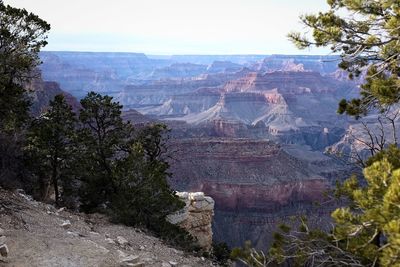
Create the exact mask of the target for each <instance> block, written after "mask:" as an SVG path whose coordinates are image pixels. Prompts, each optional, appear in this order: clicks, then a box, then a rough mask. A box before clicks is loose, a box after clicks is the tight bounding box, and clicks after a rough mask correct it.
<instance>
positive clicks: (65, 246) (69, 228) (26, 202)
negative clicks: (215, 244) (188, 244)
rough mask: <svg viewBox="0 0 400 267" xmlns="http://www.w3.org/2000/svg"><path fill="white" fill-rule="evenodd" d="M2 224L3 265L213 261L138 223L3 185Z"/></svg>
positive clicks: (0, 194)
mask: <svg viewBox="0 0 400 267" xmlns="http://www.w3.org/2000/svg"><path fill="white" fill-rule="evenodd" d="M69 223H70V224H69ZM63 224H64V225H63ZM0 228H1V229H3V230H4V235H5V236H6V237H7V241H6V244H7V246H8V248H9V255H8V257H7V258H2V257H0V266H1V267H3V266H4V267H10V266H13V267H14V266H18V267H25V266H26V267H28V266H29V267H35V266H41V267H46V266H48V267H56V266H62V267H68V266H71V267H79V266H82V267H90V266H104V267H113V266H115V267H116V266H162V267H168V266H211V265H212V264H211V262H209V261H207V260H205V259H202V258H197V257H194V256H192V255H189V254H186V253H184V252H182V251H178V250H176V249H174V248H171V247H168V246H167V245H165V244H164V243H163V242H162V241H161V240H159V239H157V238H156V237H153V236H151V235H149V234H147V233H144V232H142V231H141V230H139V229H135V228H132V227H126V226H122V225H115V224H111V223H109V222H108V220H107V219H106V218H105V217H103V216H100V215H90V216H89V215H85V214H77V213H71V212H69V211H65V210H62V209H60V210H57V209H56V208H54V207H53V206H51V205H47V204H43V203H39V202H36V201H32V200H31V199H30V198H29V197H27V196H26V195H24V194H21V193H18V192H14V193H12V192H9V191H6V190H3V189H1V188H0Z"/></svg>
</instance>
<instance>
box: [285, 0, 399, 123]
mask: <svg viewBox="0 0 400 267" xmlns="http://www.w3.org/2000/svg"><path fill="white" fill-rule="evenodd" d="M327 2H328V4H329V6H330V9H329V11H327V12H320V13H319V14H318V15H306V16H303V17H301V19H302V22H303V23H304V24H305V25H306V26H307V27H308V28H309V29H311V31H312V38H311V39H310V38H308V36H306V35H303V34H301V33H296V32H294V33H291V34H289V38H290V39H291V40H292V41H294V42H295V43H296V44H297V45H298V47H299V48H307V47H310V46H314V45H315V46H317V47H321V46H322V47H330V48H331V50H332V52H337V53H340V55H341V62H340V64H339V66H340V67H341V68H343V69H344V70H346V71H348V72H349V75H350V78H353V77H355V76H359V75H360V74H361V73H363V71H364V70H367V71H366V83H365V84H363V85H362V87H361V97H360V98H358V99H352V100H342V101H341V102H340V104H339V110H338V111H339V112H340V113H346V114H349V115H352V116H356V117H360V116H362V115H365V114H366V113H367V112H368V111H369V110H371V109H378V110H380V111H385V110H387V109H388V108H389V107H390V106H391V105H393V104H395V103H397V102H399V100H400V89H399V88H400V82H399V75H400V65H399V62H400V43H399V40H400V31H399V27H400V3H399V1H398V0H328V1H327Z"/></svg>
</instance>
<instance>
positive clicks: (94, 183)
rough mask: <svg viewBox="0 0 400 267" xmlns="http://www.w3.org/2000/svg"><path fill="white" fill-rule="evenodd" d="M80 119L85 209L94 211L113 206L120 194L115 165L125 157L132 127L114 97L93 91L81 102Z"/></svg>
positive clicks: (82, 198)
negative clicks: (116, 195) (124, 149)
mask: <svg viewBox="0 0 400 267" xmlns="http://www.w3.org/2000/svg"><path fill="white" fill-rule="evenodd" d="M81 105H82V110H81V111H80V114H79V120H80V123H81V124H82V125H81V126H82V128H81V129H80V131H79V142H80V144H81V147H80V149H81V150H80V158H81V159H80V164H81V176H82V177H81V179H82V182H83V184H82V186H83V187H82V190H81V201H82V208H83V209H84V210H86V211H93V210H95V209H97V208H99V206H100V205H101V204H106V203H109V201H110V200H111V197H112V196H113V195H114V194H115V193H116V190H117V187H116V185H115V171H114V169H115V164H116V162H117V161H118V160H119V159H120V158H121V157H123V155H124V152H123V149H122V148H123V147H124V145H125V142H126V140H127V138H128V137H129V136H130V134H131V126H130V124H128V123H124V122H123V120H122V118H121V110H122V106H121V105H119V103H117V102H113V101H112V97H110V96H102V95H100V94H97V93H94V92H90V93H88V95H87V96H86V97H85V98H83V99H82V100H81Z"/></svg>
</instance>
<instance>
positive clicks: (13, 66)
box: [0, 2, 50, 131]
mask: <svg viewBox="0 0 400 267" xmlns="http://www.w3.org/2000/svg"><path fill="white" fill-rule="evenodd" d="M49 30H50V25H49V24H47V23H46V22H45V21H44V20H42V19H40V18H39V17H38V16H36V15H34V14H32V13H29V12H28V11H26V10H25V9H18V8H13V7H11V6H8V5H5V4H3V2H0V40H1V42H0V130H1V131H11V130H13V129H15V128H16V127H20V126H21V125H22V124H23V123H24V122H25V121H26V120H27V119H28V117H29V115H28V111H29V106H30V101H29V99H28V97H27V95H26V90H25V88H24V84H25V83H27V82H29V81H30V79H31V78H33V72H34V69H35V68H36V66H37V65H38V64H39V63H40V60H39V56H38V53H39V51H40V49H41V48H42V47H44V46H45V45H46V44H47V42H46V38H47V35H46V33H47V32H48V31H49Z"/></svg>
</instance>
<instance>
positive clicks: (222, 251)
mask: <svg viewBox="0 0 400 267" xmlns="http://www.w3.org/2000/svg"><path fill="white" fill-rule="evenodd" d="M231 252H232V251H231V249H230V248H229V247H228V245H227V244H226V243H225V242H221V243H217V242H213V244H212V252H211V257H212V258H213V259H214V261H215V262H216V263H218V264H219V265H221V266H229V260H230V258H231Z"/></svg>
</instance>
